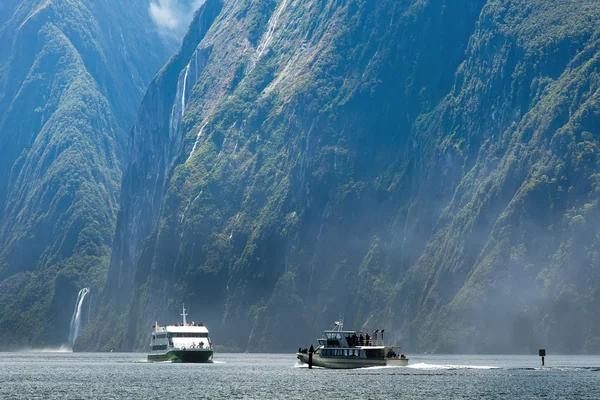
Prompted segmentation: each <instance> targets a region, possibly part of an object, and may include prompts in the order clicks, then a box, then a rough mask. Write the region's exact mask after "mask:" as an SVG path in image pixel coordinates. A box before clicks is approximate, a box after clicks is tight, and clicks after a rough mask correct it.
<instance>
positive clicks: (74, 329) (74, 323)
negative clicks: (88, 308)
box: [69, 288, 90, 346]
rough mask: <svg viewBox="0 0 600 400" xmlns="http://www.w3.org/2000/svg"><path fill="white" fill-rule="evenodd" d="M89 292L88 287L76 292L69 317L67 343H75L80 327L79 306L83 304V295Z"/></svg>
mask: <svg viewBox="0 0 600 400" xmlns="http://www.w3.org/2000/svg"><path fill="white" fill-rule="evenodd" d="M89 292H90V289H89V288H83V289H81V290H80V291H79V293H78V294H77V301H76V302H75V309H74V310H73V316H72V317H71V329H70V331H69V344H70V345H71V346H73V345H74V344H75V340H77V336H79V330H80V329H81V308H82V306H83V300H85V296H86V295H87V294H88V293H89Z"/></svg>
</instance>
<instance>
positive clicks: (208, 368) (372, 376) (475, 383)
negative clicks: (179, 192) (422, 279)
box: [0, 351, 600, 400]
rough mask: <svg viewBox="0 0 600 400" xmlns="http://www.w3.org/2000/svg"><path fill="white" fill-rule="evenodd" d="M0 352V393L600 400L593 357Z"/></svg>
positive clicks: (599, 375) (598, 365)
mask: <svg viewBox="0 0 600 400" xmlns="http://www.w3.org/2000/svg"><path fill="white" fill-rule="evenodd" d="M145 358H146V355H145V354H136V353H69V352H49V351H46V352H21V353H0V398H1V399H94V398H98V399H165V398H182V399H186V398H194V399H310V400H314V399H392V398H402V399H532V398H536V399H539V398H546V399H594V400H597V399H600V357H587V356H577V357H567V356H552V355H549V356H548V357H547V358H546V367H545V368H540V359H539V358H538V357H536V356H420V355H412V356H410V365H409V366H408V367H394V368H386V367H376V368H367V369H360V370H326V369H320V368H315V369H312V370H309V369H308V368H306V367H305V366H299V365H298V364H297V363H296V359H295V357H294V355H293V354H287V355H286V354H260V355H257V354H216V355H215V363H214V364H175V363H148V362H146V361H145Z"/></svg>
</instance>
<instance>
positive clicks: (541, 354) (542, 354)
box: [538, 349, 546, 367]
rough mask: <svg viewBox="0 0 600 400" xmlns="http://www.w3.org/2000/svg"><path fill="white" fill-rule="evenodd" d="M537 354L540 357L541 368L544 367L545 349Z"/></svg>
mask: <svg viewBox="0 0 600 400" xmlns="http://www.w3.org/2000/svg"><path fill="white" fill-rule="evenodd" d="M538 354H539V355H540V357H542V367H543V366H544V358H545V357H546V349H540V350H539V352H538Z"/></svg>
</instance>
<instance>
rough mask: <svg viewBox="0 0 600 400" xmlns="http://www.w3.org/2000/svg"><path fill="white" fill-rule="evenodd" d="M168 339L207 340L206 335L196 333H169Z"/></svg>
mask: <svg viewBox="0 0 600 400" xmlns="http://www.w3.org/2000/svg"><path fill="white" fill-rule="evenodd" d="M169 337H170V338H172V337H174V338H207V337H208V333H206V332H204V333H197V332H173V333H169Z"/></svg>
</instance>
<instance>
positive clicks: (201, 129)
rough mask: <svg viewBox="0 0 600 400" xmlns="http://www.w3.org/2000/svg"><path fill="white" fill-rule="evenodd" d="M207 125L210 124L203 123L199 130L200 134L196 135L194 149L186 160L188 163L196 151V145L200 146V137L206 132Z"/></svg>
mask: <svg viewBox="0 0 600 400" xmlns="http://www.w3.org/2000/svg"><path fill="white" fill-rule="evenodd" d="M206 125H208V122H207V123H205V124H204V125H202V127H201V128H200V130H199V131H198V135H196V141H195V142H194V147H192V151H191V153H190V155H189V157H188V158H187V160H186V161H185V162H186V164H187V163H188V162H190V160H191V159H192V156H193V155H194V152H195V151H196V147H198V142H199V141H200V138H201V137H202V133H204V128H206Z"/></svg>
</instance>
